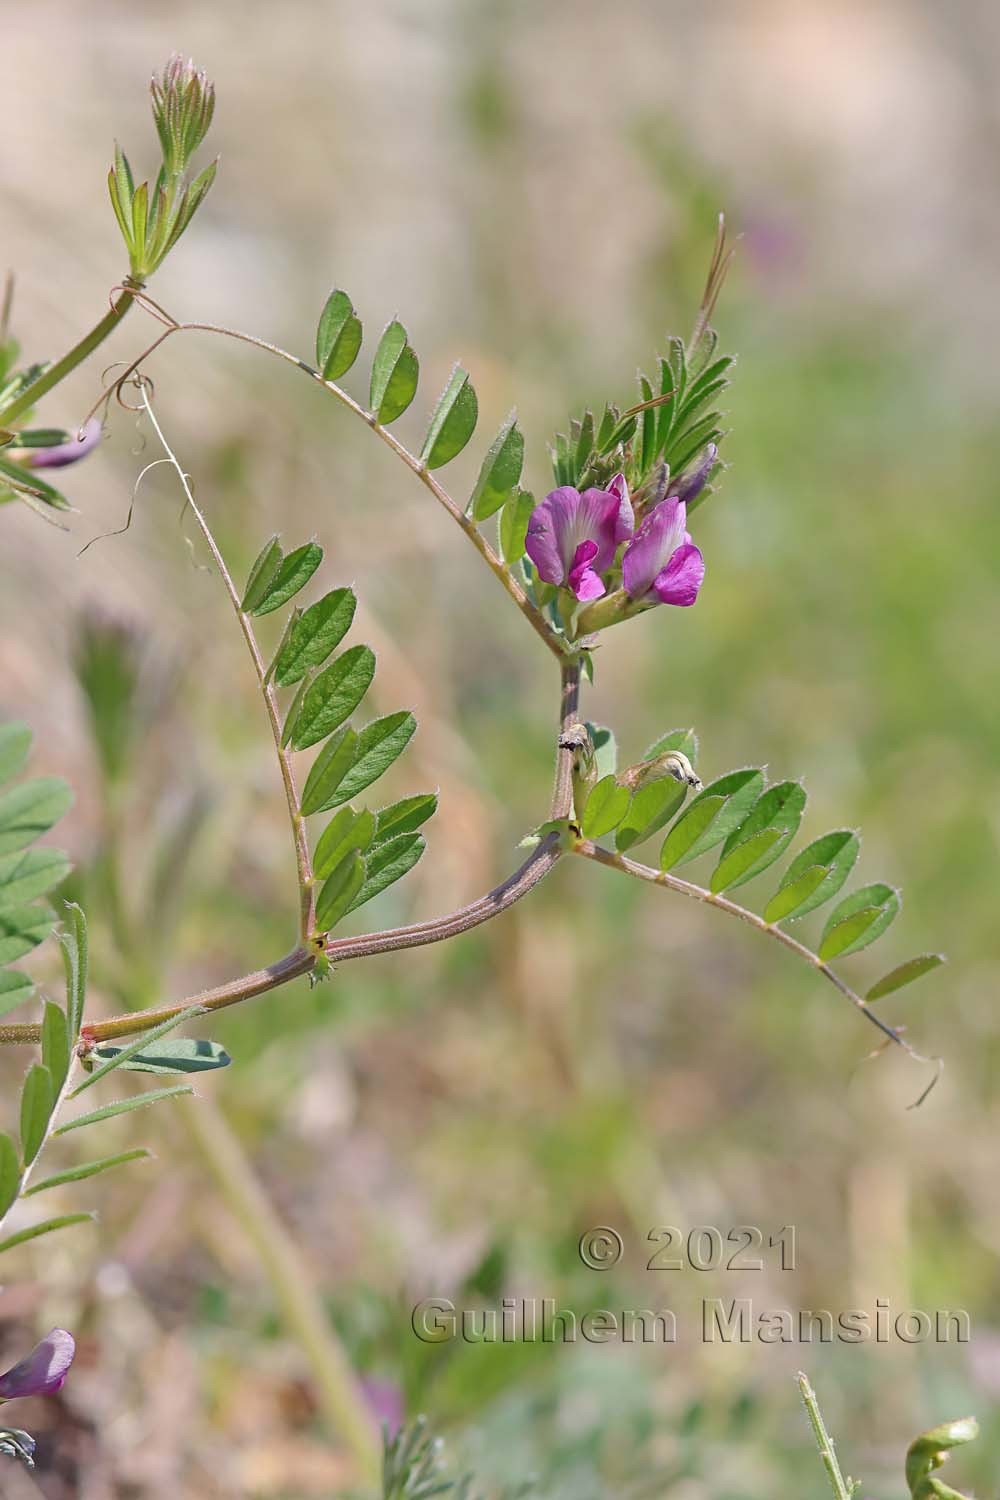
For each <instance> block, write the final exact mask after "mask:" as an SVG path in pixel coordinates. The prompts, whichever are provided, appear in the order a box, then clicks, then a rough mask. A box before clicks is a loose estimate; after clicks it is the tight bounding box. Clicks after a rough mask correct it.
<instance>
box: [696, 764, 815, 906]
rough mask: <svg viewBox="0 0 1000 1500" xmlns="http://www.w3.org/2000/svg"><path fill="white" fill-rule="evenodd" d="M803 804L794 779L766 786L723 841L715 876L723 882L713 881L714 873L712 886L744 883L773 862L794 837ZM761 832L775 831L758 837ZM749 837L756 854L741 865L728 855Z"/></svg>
mask: <svg viewBox="0 0 1000 1500" xmlns="http://www.w3.org/2000/svg"><path fill="white" fill-rule="evenodd" d="M805 805H806V794H805V788H804V787H802V786H800V784H799V783H798V782H797V781H780V782H778V784H777V785H776V786H772V787H768V789H767V791H766V792H764V793H763V794H762V796H761V797H760V798H759V799H758V800H757V802H755V803H754V806H753V809H752V811H751V812H750V814H749V816H748V817H747V818H746V819H745V821H744V822H743V823H741V824H740V826H739V827H738V828H735V829H734V830H733V832H732V833H731V834H730V835H729V837H728V838H727V840H726V842H725V844H724V845H723V847H722V859H721V861H720V863H719V868H718V870H717V871H716V876H717V877H718V878H719V879H720V880H723V881H724V884H721V885H716V883H715V878H714V877H713V880H712V890H713V891H714V890H727V889H729V888H730V887H732V886H735V885H743V883H744V882H745V881H747V880H752V879H753V878H754V876H755V875H759V874H760V873H761V872H762V871H763V870H766V869H767V867H768V865H771V864H773V863H774V861H775V860H776V859H778V858H779V857H780V855H781V854H782V852H783V850H784V849H785V848H787V846H788V845H789V844H790V843H791V841H792V839H793V838H794V837H795V834H796V832H797V831H798V827H799V824H800V823H801V821H802V814H803V812H804V810H805ZM764 832H771V833H774V834H775V838H774V839H770V840H767V839H762V838H759V835H760V834H762V833H764ZM751 840H753V841H754V842H755V848H756V850H757V856H758V857H757V858H756V859H754V860H752V861H751V862H750V863H749V864H743V865H742V868H740V865H741V862H740V861H739V860H737V859H735V858H731V856H733V855H735V851H736V850H737V848H739V847H740V846H741V845H743V844H746V843H749V842H750V841H751ZM723 866H725V873H724V874H723V873H722V872H723ZM737 869H739V873H738V874H737V875H735V878H734V871H736V870H737Z"/></svg>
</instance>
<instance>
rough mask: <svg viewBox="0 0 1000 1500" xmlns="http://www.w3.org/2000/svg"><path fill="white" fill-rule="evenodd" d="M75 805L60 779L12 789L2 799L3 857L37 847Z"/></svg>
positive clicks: (0, 838)
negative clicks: (31, 846)
mask: <svg viewBox="0 0 1000 1500" xmlns="http://www.w3.org/2000/svg"><path fill="white" fill-rule="evenodd" d="M72 804H73V793H72V792H71V791H70V788H69V786H68V785H67V784H66V782H65V781H63V780H62V779H61V777H58V776H42V777H39V778H37V779H36V780H35V781H25V782H22V783H21V785H20V786H15V787H11V789H10V790H9V791H7V792H4V793H3V795H2V796H0V854H8V853H9V852H10V851H11V850H12V849H24V848H25V847H26V846H27V845H28V844H31V843H34V841H35V839H37V838H40V837H41V836H42V834H43V833H48V831H49V829H50V828H51V827H52V825H53V824H54V823H57V822H58V821H59V819H60V818H61V817H62V816H63V814H64V813H66V812H68V811H69V809H70V807H71V806H72Z"/></svg>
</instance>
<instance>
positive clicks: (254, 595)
mask: <svg viewBox="0 0 1000 1500" xmlns="http://www.w3.org/2000/svg"><path fill="white" fill-rule="evenodd" d="M282 556H283V553H282V551H281V544H280V542H279V541H278V538H277V535H275V536H272V537H270V538H269V539H268V540H267V541H266V542H265V543H264V545H263V547H262V548H261V549H260V551H259V552H258V554H257V556H256V558H255V559H254V563H253V566H252V567H251V569H250V574H249V577H248V578H247V586H246V588H245V589H244V590H243V598H242V600H241V602H240V608H241V609H242V610H243V611H244V612H245V613H246V614H248V615H252V614H253V612H254V610H255V609H256V607H257V605H258V604H259V603H260V601H261V600H262V599H263V597H264V595H265V594H266V593H267V590H268V589H269V588H270V586H271V580H272V578H273V577H274V575H275V573H277V571H278V569H279V568H280V567H281V559H282Z"/></svg>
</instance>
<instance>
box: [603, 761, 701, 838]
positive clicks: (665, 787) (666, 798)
mask: <svg viewBox="0 0 1000 1500" xmlns="http://www.w3.org/2000/svg"><path fill="white" fill-rule="evenodd" d="M686 795H687V787H685V786H682V785H681V784H680V783H679V782H676V781H675V780H674V779H673V777H672V776H663V777H661V778H660V779H659V780H658V781H648V782H647V783H646V785H645V786H641V787H640V788H639V790H638V791H637V792H635V793H634V795H633V797H632V803H631V806H630V807H629V810H628V812H627V814H626V815H625V817H624V819H623V820H622V822H621V824H620V825H619V827H618V832H617V833H616V834H615V847H616V848H617V849H618V850H620V851H622V852H624V850H626V849H630V848H631V847H632V845H633V844H641V843H642V841H643V840H644V839H648V838H652V836H653V834H654V833H657V832H658V831H659V830H660V829H661V828H662V827H663V826H664V825H665V824H666V823H668V822H669V821H670V819H671V818H672V817H673V815H674V813H675V812H676V811H677V809H678V808H679V807H680V805H681V803H682V802H683V801H684V798H685V797H686Z"/></svg>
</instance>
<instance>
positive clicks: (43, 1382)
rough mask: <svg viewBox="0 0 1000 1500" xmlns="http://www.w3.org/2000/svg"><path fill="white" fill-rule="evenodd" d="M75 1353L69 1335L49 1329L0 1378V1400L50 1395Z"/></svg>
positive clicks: (64, 1374) (66, 1371)
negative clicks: (28, 1351)
mask: <svg viewBox="0 0 1000 1500" xmlns="http://www.w3.org/2000/svg"><path fill="white" fill-rule="evenodd" d="M75 1353H76V1343H75V1342H74V1339H73V1335H72V1334H71V1333H67V1332H66V1330H65V1329H64V1328H53V1330H52V1332H51V1333H49V1334H46V1336H45V1338H43V1339H42V1341H41V1343H40V1344H36V1345H35V1347H34V1349H32V1351H31V1353H30V1354H27V1355H25V1357H24V1359H22V1360H21V1361H20V1363H18V1364H16V1365H14V1366H12V1368H11V1369H9V1370H8V1371H7V1373H6V1374H5V1375H0V1401H16V1400H18V1399H19V1398H20V1397H21V1396H54V1395H55V1393H56V1391H58V1390H59V1389H60V1388H61V1386H62V1384H63V1381H64V1380H65V1379H66V1376H67V1374H68V1373H69V1367H70V1365H71V1364H72V1363H73V1356H74V1354H75Z"/></svg>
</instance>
